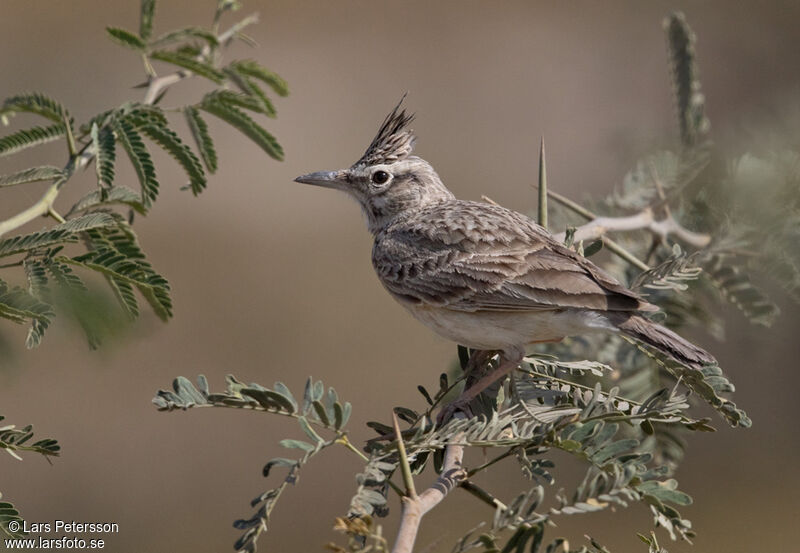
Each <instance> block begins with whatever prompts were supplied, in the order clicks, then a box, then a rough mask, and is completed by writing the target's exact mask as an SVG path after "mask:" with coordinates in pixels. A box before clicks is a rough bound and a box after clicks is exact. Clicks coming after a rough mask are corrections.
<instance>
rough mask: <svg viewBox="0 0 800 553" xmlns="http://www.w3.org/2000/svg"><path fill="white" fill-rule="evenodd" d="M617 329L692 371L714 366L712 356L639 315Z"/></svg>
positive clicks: (626, 320)
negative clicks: (705, 366)
mask: <svg viewBox="0 0 800 553" xmlns="http://www.w3.org/2000/svg"><path fill="white" fill-rule="evenodd" d="M617 328H619V330H620V331H621V332H622V333H623V334H625V335H626V336H630V337H631V338H633V339H634V340H637V341H638V342H641V343H643V344H644V345H646V346H650V347H651V348H653V349H655V350H656V351H658V352H660V353H663V354H664V355H666V356H667V357H669V358H671V359H672V360H674V361H676V362H678V363H680V364H681V365H684V366H686V367H690V368H693V369H701V368H702V367H703V365H708V364H709V363H713V364H716V363H717V360H716V359H714V356H713V355H711V354H710V353H708V352H707V351H705V350H704V349H701V348H699V347H697V346H695V345H694V344H692V343H691V342H689V341H688V340H685V339H683V338H681V337H680V336H678V335H677V334H675V333H674V332H672V331H671V330H670V329H668V328H666V327H664V326H661V325H660V324H657V323H654V322H652V321H650V320H648V319H645V318H644V317H640V316H639V315H633V316H631V317H628V318H626V319H625V320H623V321H621V322H619V323H617Z"/></svg>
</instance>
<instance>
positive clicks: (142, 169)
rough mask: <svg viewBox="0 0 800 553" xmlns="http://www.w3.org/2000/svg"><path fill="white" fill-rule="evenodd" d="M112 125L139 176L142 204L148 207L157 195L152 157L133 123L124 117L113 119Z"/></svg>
mask: <svg viewBox="0 0 800 553" xmlns="http://www.w3.org/2000/svg"><path fill="white" fill-rule="evenodd" d="M113 127H114V133H115V134H116V136H117V140H119V143H120V144H122V147H123V148H124V149H125V151H126V152H127V154H128V157H129V158H130V160H131V164H133V169H134V171H136V176H137V177H138V178H139V183H140V184H141V185H142V205H144V207H145V208H149V207H150V205H151V204H152V203H153V201H154V200H155V199H156V197H157V196H158V181H157V180H156V170H155V166H154V165H153V159H152V158H151V157H150V153H149V152H148V151H147V148H146V147H145V145H144V142H142V137H141V136H139V133H137V132H136V131H135V130H134V128H133V125H131V124H130V123H129V122H128V121H126V120H124V119H115V120H114V121H113Z"/></svg>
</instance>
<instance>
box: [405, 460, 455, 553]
mask: <svg viewBox="0 0 800 553" xmlns="http://www.w3.org/2000/svg"><path fill="white" fill-rule="evenodd" d="M463 457H464V446H460V445H449V446H447V447H446V448H445V450H444V465H443V467H442V473H441V474H440V475H439V477H438V478H437V479H436V482H434V484H433V485H432V486H431V487H430V488H428V489H427V490H425V491H424V492H422V493H421V494H419V496H418V497H416V498H411V497H408V496H406V497H403V498H402V502H403V512H402V515H401V518H400V529H399V530H398V532H397V540H396V541H395V543H394V547H393V548H392V553H411V552H412V551H413V549H414V541H415V540H416V538H417V532H419V525H420V522H422V517H423V516H425V514H426V513H427V512H428V511H430V510H431V509H433V508H434V507H436V506H437V505H438V504H439V503H441V502H442V500H443V499H444V498H445V497H446V496H447V494H448V493H450V491H451V490H453V489H454V488H456V487H457V486H458V485H459V484H461V482H463V481H464V480H465V479H466V477H467V473H466V471H465V470H464V469H463V468H462V466H461V460H462V458H463Z"/></svg>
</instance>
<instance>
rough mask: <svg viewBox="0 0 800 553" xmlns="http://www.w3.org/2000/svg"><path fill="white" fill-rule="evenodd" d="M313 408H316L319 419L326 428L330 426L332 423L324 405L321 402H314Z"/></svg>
mask: <svg viewBox="0 0 800 553" xmlns="http://www.w3.org/2000/svg"><path fill="white" fill-rule="evenodd" d="M311 406H312V407H314V411H315V412H316V413H317V417H319V420H320V422H321V423H322V424H324V425H325V426H330V424H331V422H330V420H329V419H328V414H327V413H326V412H325V407H323V405H322V403H320V402H319V401H313V402H312V403H311Z"/></svg>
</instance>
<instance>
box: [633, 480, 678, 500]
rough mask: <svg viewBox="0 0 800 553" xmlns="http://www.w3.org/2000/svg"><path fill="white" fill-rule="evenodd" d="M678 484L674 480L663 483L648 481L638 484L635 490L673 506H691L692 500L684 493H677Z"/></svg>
mask: <svg viewBox="0 0 800 553" xmlns="http://www.w3.org/2000/svg"><path fill="white" fill-rule="evenodd" d="M677 487H678V482H677V481H676V480H673V479H670V480H666V481H664V482H659V481H656V480H650V481H648V482H643V483H641V484H639V485H638V486H637V487H636V489H638V490H639V491H640V492H642V493H645V494H648V495H652V496H653V497H655V498H657V499H658V500H659V501H662V502H663V501H668V502H670V503H673V504H675V505H681V506H686V505H691V504H692V498H691V497H690V496H689V495H688V494H685V493H684V492H681V491H678V490H677Z"/></svg>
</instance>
